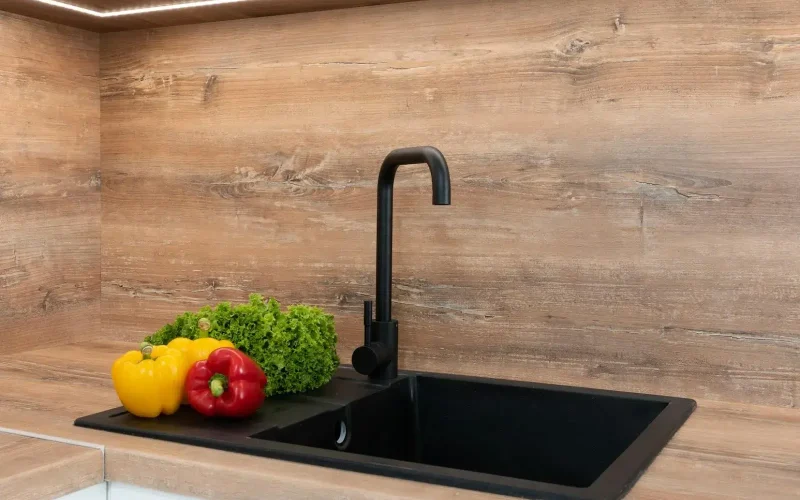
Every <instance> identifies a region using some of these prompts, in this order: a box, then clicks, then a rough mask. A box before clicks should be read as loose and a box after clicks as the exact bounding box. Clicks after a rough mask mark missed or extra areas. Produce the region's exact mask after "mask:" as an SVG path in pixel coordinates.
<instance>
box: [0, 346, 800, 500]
mask: <svg viewBox="0 0 800 500" xmlns="http://www.w3.org/2000/svg"><path fill="white" fill-rule="evenodd" d="M134 346H135V344H134V343H124V342H112V341H102V340H101V341H92V342H83V343H76V344H70V345H67V346H59V347H53V348H47V349H41V350H36V351H29V352H24V353H21V354H18V355H14V356H0V383H2V384H3V387H13V388H14V390H13V391H3V392H0V427H13V428H16V429H20V430H25V431H30V432H37V433H43V434H48V435H52V436H57V437H61V438H67V439H75V440H80V441H85V442H92V443H98V444H102V445H103V446H105V449H106V456H105V458H106V473H107V479H108V480H110V481H122V482H126V483H130V484H136V485H139V486H146V487H150V488H155V489H159V490H164V491H170V492H174V493H179V494H183V495H192V496H200V497H202V498H218V499H231V500H242V499H250V498H263V497H264V495H265V493H264V492H269V493H268V495H272V496H273V497H275V498H282V499H283V498H286V499H291V500H294V499H320V500H327V499H330V498H348V499H381V500H390V499H391V500H401V499H432V500H433V499H436V500H444V499H459V500H465V499H469V500H473V499H474V500H478V499H480V500H490V499H498V497H497V496H494V495H488V494H482V493H478V492H474V491H465V490H458V489H453V488H445V487H442V486H434V485H427V484H423V483H416V482H412V481H403V480H399V479H393V478H387V477H380V476H369V475H365V474H358V473H355V472H348V471H341V470H336V469H328V468H322V467H314V466H310V465H306V464H299V463H293V462H285V461H281V460H272V459H267V458H259V457H252V456H247V455H239V454H235V453H227V452H222V451H217V450H209V449H199V448H196V447H193V446H187V445H181V444H177V443H169V442H165V441H157V440H152V439H142V438H136V437H132V436H125V435H122V434H114V433H109V432H101V431H94V430H90V429H84V428H79V427H75V426H73V425H72V422H73V420H74V419H75V418H77V417H79V416H82V415H87V414H90V413H94V412H98V411H102V410H106V409H109V408H111V407H114V406H116V405H118V404H119V402H118V400H117V398H116V395H115V394H114V389H113V387H112V385H111V380H110V377H109V376H108V373H109V370H110V366H111V364H112V363H113V360H114V359H115V358H116V357H117V356H119V354H120V353H122V352H125V351H126V350H129V349H131V348H133V347H134ZM594 383H596V381H595V380H594V379H593V378H592V377H589V376H587V377H586V378H585V379H584V380H582V381H580V382H579V385H583V386H586V385H592V384H594ZM88 393H91V397H87V396H86V395H87V394H88ZM198 451H201V452H200V453H198ZM798 495H800V410H797V409H789V408H778V407H763V406H761V407H760V406H752V405H744V404H736V403H727V402H716V401H706V400H701V401H699V402H698V408H697V410H696V411H695V412H694V414H692V416H691V417H690V418H689V420H688V421H687V422H686V424H684V426H683V427H682V428H681V429H680V430H679V431H678V433H677V434H676V435H675V437H674V438H673V439H672V440H671V441H670V443H669V444H668V445H667V447H666V448H665V449H664V450H663V451H662V452H661V454H660V455H659V456H658V457H657V458H656V460H655V462H654V463H653V464H652V466H651V467H650V468H648V470H647V471H646V472H645V474H644V475H643V476H642V477H641V478H640V479H639V481H638V482H637V484H636V485H634V488H633V489H632V490H631V492H630V494H629V495H628V496H627V497H626V498H633V499H639V498H641V499H648V500H653V499H664V500H672V499H675V498H692V499H721V498H732V497H735V498H741V499H753V500H762V499H765V498H770V499H773V498H775V499H783V498H786V499H789V498H797V497H798ZM503 498H505V497H503Z"/></svg>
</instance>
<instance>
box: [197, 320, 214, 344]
mask: <svg viewBox="0 0 800 500" xmlns="http://www.w3.org/2000/svg"><path fill="white" fill-rule="evenodd" d="M197 328H199V329H200V331H199V332H198V333H197V338H201V339H204V338H206V337H208V331H209V330H210V329H211V321H209V319H208V318H200V319H199V320H198V321H197Z"/></svg>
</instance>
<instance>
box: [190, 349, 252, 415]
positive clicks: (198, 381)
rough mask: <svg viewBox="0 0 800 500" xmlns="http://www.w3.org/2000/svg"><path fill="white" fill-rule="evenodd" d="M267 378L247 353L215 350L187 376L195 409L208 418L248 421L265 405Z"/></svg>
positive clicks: (191, 400) (191, 401) (234, 350)
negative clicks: (232, 418)
mask: <svg viewBox="0 0 800 500" xmlns="http://www.w3.org/2000/svg"><path fill="white" fill-rule="evenodd" d="M266 386H267V376H266V375H264V372H263V371H262V370H261V368H260V367H259V366H258V365H257V364H256V363H255V361H253V360H252V359H250V358H248V357H247V355H246V354H245V353H243V352H242V351H239V350H237V349H232V348H230V347H220V348H219V349H216V350H214V351H213V352H212V353H211V354H210V355H209V356H208V359H206V360H203V361H198V362H196V363H195V364H194V365H192V367H191V368H190V369H189V374H188V375H187V376H186V393H187V394H188V397H189V404H191V405H192V408H194V409H195V410H197V411H198V412H200V413H202V414H203V415H207V416H209V417H213V416H220V417H247V416H249V415H252V414H253V413H255V412H256V410H258V408H259V407H260V406H261V403H263V402H264V387H266Z"/></svg>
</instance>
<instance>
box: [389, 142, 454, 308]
mask: <svg viewBox="0 0 800 500" xmlns="http://www.w3.org/2000/svg"><path fill="white" fill-rule="evenodd" d="M418 163H427V164H428V168H430V171H431V180H432V182H433V204H434V205H449V204H450V171H449V170H448V169H447V161H446V160H445V159H444V156H443V155H442V153H441V151H439V150H438V149H436V148H433V147H430V146H425V147H420V148H403V149H395V150H394V151H392V152H391V153H389V155H388V156H387V157H386V159H385V160H383V165H381V172H380V174H379V175H378V242H377V247H378V248H377V256H376V263H377V287H376V288H377V290H376V292H377V294H376V297H375V300H376V302H377V303H376V310H375V312H376V314H375V319H376V320H377V321H390V320H391V318H392V193H393V190H394V176H395V174H396V173H397V168H398V167H400V166H402V165H411V164H418Z"/></svg>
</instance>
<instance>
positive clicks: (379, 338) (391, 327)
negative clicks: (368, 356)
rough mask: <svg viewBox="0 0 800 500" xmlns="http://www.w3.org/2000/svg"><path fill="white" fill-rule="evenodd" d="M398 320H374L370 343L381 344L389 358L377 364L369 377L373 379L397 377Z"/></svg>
mask: <svg viewBox="0 0 800 500" xmlns="http://www.w3.org/2000/svg"><path fill="white" fill-rule="evenodd" d="M397 332H398V324H397V320H396V319H393V320H391V321H373V322H372V332H371V333H372V339H371V340H370V344H373V343H378V344H381V346H383V347H384V348H385V349H386V350H387V351H388V356H387V357H388V359H386V360H385V361H384V362H383V363H381V364H380V365H378V366H377V368H375V370H373V371H372V373H370V374H369V378H370V379H372V380H392V379H395V378H397V337H398V335H397Z"/></svg>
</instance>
